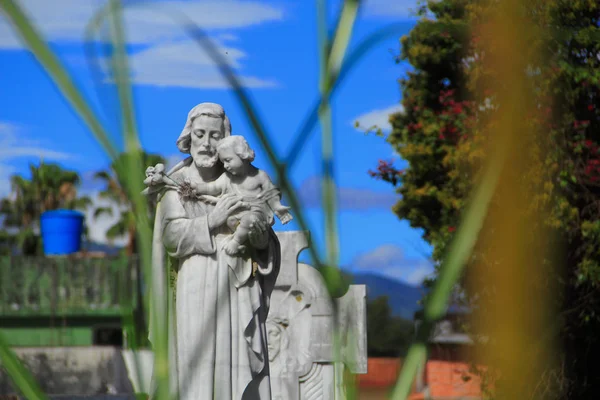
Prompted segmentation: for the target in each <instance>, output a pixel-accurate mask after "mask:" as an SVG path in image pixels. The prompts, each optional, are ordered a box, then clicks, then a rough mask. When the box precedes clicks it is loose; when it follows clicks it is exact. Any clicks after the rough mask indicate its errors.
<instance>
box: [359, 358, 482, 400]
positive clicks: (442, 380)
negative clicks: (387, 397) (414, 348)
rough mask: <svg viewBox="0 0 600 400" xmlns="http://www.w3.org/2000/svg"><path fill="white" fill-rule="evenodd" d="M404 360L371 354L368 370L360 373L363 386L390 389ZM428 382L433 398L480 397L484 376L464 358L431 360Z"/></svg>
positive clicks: (420, 396) (415, 395)
mask: <svg viewBox="0 0 600 400" xmlns="http://www.w3.org/2000/svg"><path fill="white" fill-rule="evenodd" d="M401 364H402V360H400V359H397V358H369V359H368V368H369V369H368V372H367V373H366V374H364V375H357V383H358V386H359V388H365V389H368V388H381V389H387V388H390V387H392V386H393V385H394V384H395V383H396V379H397V378H398V373H399V372H400V367H401ZM423 381H424V384H425V385H426V386H427V387H428V388H429V396H430V397H428V398H432V399H444V400H450V399H479V398H481V390H480V380H479V378H478V377H477V376H476V375H473V374H472V373H470V372H469V363H467V362H462V361H439V360H429V361H427V365H426V367H425V371H424V377H423ZM412 392H413V393H412V394H411V396H410V397H409V399H410V400H420V399H424V393H415V388H414V387H413V390H412Z"/></svg>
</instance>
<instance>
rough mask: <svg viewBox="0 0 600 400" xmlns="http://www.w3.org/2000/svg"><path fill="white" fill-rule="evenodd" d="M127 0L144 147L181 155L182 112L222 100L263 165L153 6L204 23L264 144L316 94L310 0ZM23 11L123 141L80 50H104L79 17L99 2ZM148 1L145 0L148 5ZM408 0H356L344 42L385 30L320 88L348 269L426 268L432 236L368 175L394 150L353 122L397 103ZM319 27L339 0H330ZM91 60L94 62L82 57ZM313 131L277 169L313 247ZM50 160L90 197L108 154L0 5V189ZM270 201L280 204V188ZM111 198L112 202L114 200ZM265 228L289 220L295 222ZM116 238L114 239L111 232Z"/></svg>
mask: <svg viewBox="0 0 600 400" xmlns="http://www.w3.org/2000/svg"><path fill="white" fill-rule="evenodd" d="M143 3H144V4H142V5H141V6H140V2H139V1H138V2H127V1H125V2H124V4H126V5H128V6H127V8H126V11H125V25H126V35H127V41H128V52H129V57H130V59H129V62H130V65H131V69H132V82H133V92H134V100H135V112H136V118H137V123H138V129H139V135H140V141H141V145H142V146H143V148H144V149H145V150H146V151H148V152H151V153H159V154H162V155H163V156H164V157H166V158H167V160H169V162H170V163H171V164H174V163H176V162H177V161H179V160H180V159H183V158H184V157H185V155H183V154H181V153H178V150H177V148H176V146H175V140H176V139H177V137H178V136H179V133H180V132H181V130H182V128H183V125H184V124H185V120H186V116H187V113H188V111H189V110H190V109H191V108H192V107H193V106H195V105H196V104H198V103H202V102H206V101H209V102H215V103H219V104H221V105H223V107H224V108H225V110H226V112H227V114H228V116H229V118H230V120H231V122H232V127H233V134H237V135H243V136H245V137H246V139H247V140H248V142H249V144H250V146H251V147H253V148H254V149H255V150H256V153H257V157H256V160H255V161H254V165H256V166H257V167H258V168H261V169H264V170H266V171H267V172H269V173H270V175H271V176H272V177H274V176H275V173H274V172H273V169H272V168H271V166H270V164H269V161H268V159H267V157H266V156H265V155H264V154H265V153H264V151H263V150H262V148H261V146H260V142H259V141H258V139H257V137H256V136H255V134H254V132H253V131H252V129H251V127H250V125H249V124H248V122H247V120H246V118H245V116H244V114H243V111H242V109H241V107H240V105H239V104H238V103H237V102H236V98H235V97H234V95H233V94H232V91H231V89H230V87H229V86H228V84H227V82H226V81H225V80H224V79H223V78H222V77H221V76H220V75H219V73H218V71H217V69H216V68H215V66H214V64H213V63H212V61H211V60H210V58H209V57H208V56H207V55H206V54H204V53H203V52H202V50H201V49H200V48H198V46H197V45H196V44H195V43H194V42H193V41H192V40H191V39H189V38H188V37H187V36H186V34H185V32H183V30H182V29H181V27H180V26H179V25H178V24H177V22H176V21H174V20H173V19H172V18H171V17H170V16H169V15H170V14H169V12H170V11H169V12H165V11H164V10H176V11H177V12H181V13H183V14H184V15H186V16H187V17H188V18H191V19H192V20H194V22H196V23H197V24H198V25H200V26H201V27H203V28H204V29H205V30H206V31H207V32H208V33H209V35H210V37H211V39H212V40H213V41H214V43H215V44H216V45H217V46H218V48H219V51H220V52H221V54H223V55H224V56H225V57H226V58H227V60H228V62H229V63H230V65H231V66H232V67H234V69H235V71H236V73H237V74H238V76H239V77H240V78H241V81H242V83H243V85H244V86H245V88H246V89H247V90H248V91H249V93H250V96H251V99H252V100H253V102H254V104H255V105H256V106H257V107H258V110H259V115H260V117H261V118H262V119H263V121H264V122H265V125H266V128H267V130H268V133H269V134H270V136H271V138H272V139H273V143H274V147H275V150H276V152H277V154H278V155H279V156H280V157H283V156H284V155H286V154H287V153H288V152H289V151H290V147H291V144H292V142H293V140H294V137H295V133H296V131H297V129H298V128H299V125H300V123H301V122H302V120H303V118H304V116H305V115H306V113H307V112H308V109H309V108H310V106H311V104H312V103H313V101H314V100H315V99H316V96H317V95H318V71H319V70H318V58H317V57H318V49H317V36H316V10H315V2H313V1H308V0H253V1H251V0H197V1H186V0H177V1H164V0H162V1H145V2H143ZM19 4H21V5H22V7H23V8H24V10H25V11H26V13H27V14H28V15H29V16H30V17H31V18H32V19H33V21H34V22H35V23H36V25H37V27H38V28H39V29H40V31H41V32H42V33H43V34H44V36H45V37H46V39H47V40H48V41H49V43H50V45H51V48H52V50H54V51H55V52H56V53H57V54H58V56H59V58H60V60H61V62H62V63H63V65H65V67H66V68H67V70H68V71H69V72H70V73H71V74H72V75H73V77H74V80H75V82H76V84H77V85H78V87H79V88H80V89H81V90H82V91H83V92H84V94H85V96H86V99H87V100H88V101H89V102H90V103H91V104H92V105H93V107H94V110H95V111H96V112H97V114H98V116H99V117H100V119H101V121H102V123H103V124H104V125H105V127H106V128H107V129H108V130H109V131H110V133H111V135H112V137H113V139H114V140H115V141H116V142H117V143H118V144H119V146H120V147H122V139H120V138H122V136H121V134H120V132H119V128H120V120H119V109H118V103H117V96H116V90H115V86H114V85H113V84H112V83H111V80H110V78H109V76H108V74H107V70H106V67H105V62H106V59H104V58H102V56H100V57H98V58H96V59H95V60H91V59H90V58H89V57H88V55H89V52H86V49H88V50H89V49H92V50H95V51H96V54H103V52H102V51H103V49H105V48H106V40H107V32H108V29H107V26H106V24H104V25H102V28H101V29H99V30H98V31H97V32H96V34H95V35H94V36H93V38H94V39H90V36H89V35H86V28H87V27H88V23H89V21H90V20H91V19H92V17H93V16H94V14H95V12H97V11H98V10H99V8H100V7H102V6H103V5H104V4H106V1H105V0H53V1H48V0H21V1H19ZM148 4H150V5H148ZM415 4H416V0H412V1H409V0H395V1H390V0H366V1H365V2H364V5H363V8H362V10H361V13H360V15H359V17H358V20H357V23H356V26H355V31H354V34H353V37H352V40H351V42H350V46H349V49H350V51H351V50H352V49H353V48H354V47H355V46H356V45H357V43H359V42H360V41H361V40H362V39H364V38H365V37H367V36H368V35H369V34H371V33H373V32H375V31H377V30H379V29H381V28H383V27H385V26H387V25H389V24H392V23H395V24H400V29H399V31H398V34H397V35H395V36H390V37H389V39H388V40H385V41H383V42H381V43H380V44H379V45H377V46H375V47H373V48H372V49H371V50H370V51H369V52H368V53H366V54H365V56H364V57H363V58H362V59H361V61H359V63H358V64H357V65H356V67H355V68H354V70H353V71H352V72H351V73H350V74H349V75H348V77H347V79H346V80H345V81H344V83H343V84H341V85H340V87H339V90H338V91H337V93H336V95H335V97H334V98H333V100H332V115H333V129H334V146H335V150H334V153H335V156H334V157H335V159H334V173H335V178H336V184H337V190H338V209H339V215H338V224H339V225H338V230H339V233H340V238H339V240H340V264H341V265H342V266H343V267H344V268H346V269H348V270H350V271H353V272H369V273H376V274H383V275H385V276H388V277H391V278H393V279H398V280H401V281H404V282H407V283H410V284H418V283H420V282H421V281H422V279H423V278H424V277H425V276H426V275H427V274H429V273H431V272H432V266H431V263H430V261H429V256H430V254H431V248H430V247H429V245H428V244H426V243H425V242H424V241H423V240H422V239H421V232H420V231H419V230H416V229H413V228H411V227H410V226H409V224H408V222H406V221H401V220H399V219H398V218H397V217H396V216H395V215H394V214H393V213H392V211H391V207H392V205H393V204H394V203H395V202H396V201H397V200H398V195H397V194H396V193H395V192H394V190H393V188H392V187H391V186H390V185H388V184H386V183H384V182H380V181H377V180H375V179H373V178H371V177H370V176H369V175H368V173H367V172H368V170H370V169H374V168H375V167H376V165H377V162H378V160H380V159H384V160H395V162H396V165H398V166H401V165H402V164H403V163H402V160H400V159H399V157H398V155H397V154H395V153H394V152H393V150H392V148H391V147H390V146H389V144H387V143H386V142H385V140H384V139H383V138H380V137H376V136H373V135H365V134H364V132H362V131H361V130H360V129H357V128H355V126H354V124H355V122H356V121H358V122H359V123H360V125H361V126H365V127H370V126H373V125H377V126H380V127H382V128H383V129H384V131H389V129H390V126H389V123H388V121H387V119H388V116H389V114H390V113H393V112H398V111H400V110H401V106H400V101H401V90H400V87H399V85H398V82H397V80H398V79H399V78H401V77H402V76H403V75H404V74H405V72H406V71H407V70H408V66H407V65H405V64H402V63H401V64H397V63H396V62H395V56H396V55H397V54H398V53H399V38H400V37H401V35H403V34H406V33H408V32H409V31H410V29H411V27H412V26H414V23H415V19H414V17H413V16H412V15H411V12H410V10H411V9H414V8H415V6H416V5H415ZM329 5H330V6H329V20H330V21H329V22H330V27H333V26H334V23H335V15H336V14H337V12H338V10H339V6H340V1H339V0H336V1H329ZM90 66H94V67H95V68H93V69H91V68H90ZM320 140H321V139H320V132H319V129H318V127H317V129H315V130H314V131H313V132H312V133H311V136H310V138H309V140H308V141H307V143H306V145H305V147H304V148H303V149H302V150H301V154H300V155H299V156H298V158H297V162H296V164H295V165H294V166H293V169H292V170H291V171H290V178H291V181H292V183H293V185H294V187H295V188H296V190H297V193H298V195H299V197H300V199H301V201H302V203H303V205H304V209H305V213H306V217H307V220H308V222H309V228H310V231H311V238H312V240H313V242H314V243H315V245H316V246H317V248H318V249H319V250H320V251H323V250H324V234H323V231H324V224H323V212H322V209H321V206H320V192H319V178H318V176H319V173H320V168H321V163H320ZM40 159H43V160H44V161H45V162H56V163H59V164H61V165H62V166H63V167H65V168H68V169H71V170H75V171H77V172H79V173H80V175H81V176H82V181H83V182H82V185H81V188H80V193H82V194H85V195H89V196H91V197H92V199H93V200H94V202H95V204H96V205H97V206H101V205H106V204H104V203H103V202H102V200H100V199H98V192H99V190H101V189H102V186H101V184H100V182H98V181H96V180H94V179H93V174H94V172H95V171H98V170H102V169H106V168H107V166H108V165H109V159H108V157H107V155H106V154H105V153H104V151H103V149H102V147H101V146H100V145H99V144H98V142H97V141H96V140H95V138H94V137H93V135H92V134H91V132H90V131H89V130H88V129H87V127H86V126H85V124H84V123H83V122H82V120H81V119H80V118H79V117H78V116H77V115H76V114H75V113H74V112H73V111H72V110H71V109H70V106H69V104H68V103H67V101H66V100H65V99H64V97H63V96H62V95H61V94H60V93H59V91H58V90H57V89H56V87H55V86H54V84H53V83H52V81H51V80H50V79H49V78H48V76H47V75H46V74H45V72H44V71H43V69H42V68H41V66H40V65H39V64H38V63H37V61H36V60H35V58H34V57H33V55H32V54H31V53H30V52H29V51H28V50H27V49H26V48H24V46H23V44H22V43H21V42H20V40H19V38H18V37H17V36H16V35H15V33H14V31H13V30H12V28H11V26H10V24H9V23H8V21H7V20H6V18H4V16H2V15H1V14H0V197H3V196H6V195H8V193H9V192H10V182H9V179H10V176H11V175H13V174H22V175H24V176H26V177H27V176H28V174H27V170H28V165H29V164H30V163H35V164H37V163H39V161H40ZM283 202H284V203H285V202H286V199H285V197H284V198H283ZM113 207H115V206H113ZM86 221H87V223H88V225H89V228H90V229H89V230H90V235H91V238H92V239H93V240H94V241H97V242H101V243H102V242H106V237H105V235H104V232H105V231H106V229H107V228H108V227H109V226H110V225H111V224H112V223H113V222H114V220H113V219H111V218H109V217H103V218H101V219H94V218H93V217H92V210H90V211H88V212H87V216H86ZM274 228H275V229H276V230H295V229H298V226H297V225H296V224H295V222H292V223H290V224H288V225H285V226H282V225H281V224H280V223H279V222H277V224H276V225H275V227H274ZM124 241H125V238H122V239H121V240H117V242H116V244H122V243H124Z"/></svg>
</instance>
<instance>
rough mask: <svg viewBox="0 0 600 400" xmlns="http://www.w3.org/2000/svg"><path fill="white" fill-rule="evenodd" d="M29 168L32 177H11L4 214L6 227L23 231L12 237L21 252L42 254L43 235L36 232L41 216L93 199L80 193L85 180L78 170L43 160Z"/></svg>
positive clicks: (3, 203)
mask: <svg viewBox="0 0 600 400" xmlns="http://www.w3.org/2000/svg"><path fill="white" fill-rule="evenodd" d="M29 171H30V174H31V178H29V179H27V178H24V177H23V176H20V175H13V176H12V177H11V190H12V193H11V195H10V196H9V197H7V198H4V199H2V200H1V201H0V215H2V216H3V217H4V221H3V225H4V226H5V227H8V228H18V230H19V233H17V234H16V235H14V236H11V237H12V239H11V240H13V242H15V243H16V244H17V247H18V248H19V249H20V250H21V253H23V254H26V255H40V254H42V243H41V238H40V237H39V236H38V235H37V234H36V233H35V232H36V230H37V228H39V221H40V217H41V215H42V214H43V213H44V212H46V211H50V210H56V209H85V208H87V207H88V206H89V205H90V204H91V200H90V199H89V198H88V197H85V196H83V197H82V196H78V195H77V187H78V186H79V183H80V181H81V179H80V177H79V175H78V174H77V173H76V172H74V171H69V170H66V169H63V168H62V167H61V166H60V165H58V164H46V163H44V162H43V161H41V162H40V164H39V165H38V166H36V165H34V164H30V166H29Z"/></svg>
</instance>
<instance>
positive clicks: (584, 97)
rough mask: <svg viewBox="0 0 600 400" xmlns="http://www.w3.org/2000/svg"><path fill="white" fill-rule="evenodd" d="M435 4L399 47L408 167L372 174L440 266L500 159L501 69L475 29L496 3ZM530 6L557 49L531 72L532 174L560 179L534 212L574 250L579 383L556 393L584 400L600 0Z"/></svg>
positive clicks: (402, 140) (569, 273)
mask: <svg viewBox="0 0 600 400" xmlns="http://www.w3.org/2000/svg"><path fill="white" fill-rule="evenodd" d="M425 3H426V5H425V6H424V7H423V9H422V10H421V14H422V15H423V16H424V15H425V14H426V12H429V13H432V14H433V15H434V16H435V19H431V18H422V19H421V20H419V22H418V23H417V24H416V25H415V27H414V28H413V29H412V31H411V32H410V33H409V34H408V35H407V36H405V37H403V38H402V40H401V56H400V60H402V61H407V62H409V63H410V64H411V67H412V68H411V70H410V72H408V73H407V76H406V77H405V78H404V79H401V80H400V85H401V88H402V92H403V100H402V105H403V106H404V111H403V112H401V113H398V114H394V115H392V116H391V117H390V122H391V124H392V126H393V131H392V133H391V134H390V135H389V136H388V137H387V141H388V142H389V143H390V145H391V146H392V147H393V149H394V151H396V152H397V153H398V154H400V156H401V157H402V158H403V159H404V160H405V161H406V162H407V164H408V166H407V167H406V168H404V169H403V170H398V169H396V168H395V166H394V165H393V163H391V162H386V161H380V162H379V165H378V166H377V167H376V169H374V170H372V171H369V174H371V176H373V177H374V178H376V179H382V180H384V181H386V182H389V183H391V184H392V185H393V186H394V187H395V189H396V191H397V192H398V193H399V194H400V195H401V196H400V200H399V201H398V203H397V204H396V205H395V206H394V208H393V210H394V212H395V213H396V215H397V216H398V217H399V218H401V219H405V220H407V221H409V222H410V224H411V226H412V227H414V228H419V229H422V230H423V238H424V239H425V240H426V241H427V242H429V243H430V244H431V245H432V246H433V259H434V260H436V261H438V262H439V261H440V260H441V259H442V257H443V255H444V254H445V251H446V248H447V245H448V244H449V242H450V240H451V239H452V237H453V235H454V233H455V230H456V227H457V226H458V224H459V219H460V216H461V212H462V210H463V208H464V207H465V203H466V201H467V198H468V196H469V193H470V191H471V189H472V185H473V182H474V180H475V178H476V177H477V174H478V171H479V170H480V169H481V166H482V165H483V161H484V160H485V158H486V155H488V153H489V151H490V150H489V149H487V148H486V147H485V145H484V144H485V129H483V128H482V127H485V126H486V123H490V120H492V119H493V115H494V110H495V109H496V108H497V107H498V104H496V103H495V96H494V93H493V92H491V91H490V90H487V89H486V83H487V82H489V81H491V80H493V79H494V71H493V70H490V69H489V68H487V67H484V65H483V63H482V62H481V60H482V57H484V52H483V49H482V48H481V43H480V39H479V36H478V29H477V27H478V24H481V22H482V21H483V19H482V18H481V15H482V14H483V12H484V10H485V7H490V6H491V7H493V5H494V4H495V2H494V1H492V0H479V1H477V0H439V1H427V2H425ZM525 7H526V9H525V10H524V11H525V12H527V13H528V15H530V16H531V19H532V20H533V21H535V23H536V24H538V26H539V27H540V28H541V29H540V34H539V36H538V37H536V38H535V40H538V41H539V43H540V44H541V45H540V46H537V47H538V48H540V47H541V48H543V49H545V51H546V52H547V54H546V60H547V62H546V63H544V64H541V65H532V66H531V71H528V72H527V73H528V76H529V78H530V82H531V85H532V92H534V93H535V94H536V102H537V104H538V110H537V112H536V113H535V115H531V116H530V118H529V121H528V122H529V123H530V124H532V126H534V127H536V128H537V129H541V130H542V131H543V132H544V134H545V135H546V136H545V139H546V143H532V144H531V145H532V148H531V157H532V159H534V160H535V163H534V165H535V168H533V169H532V171H530V173H531V174H532V175H533V176H535V175H536V174H537V175H539V176H542V175H543V176H545V177H550V178H551V179H550V180H547V179H543V180H542V179H540V181H544V182H548V181H550V182H551V183H550V184H547V185H544V186H543V187H540V188H539V190H538V191H536V193H537V194H536V198H533V199H532V201H531V204H530V207H545V208H546V209H548V210H550V212H549V218H548V219H547V220H546V221H544V224H545V229H548V230H552V231H555V232H557V233H558V237H559V238H560V240H561V241H562V242H563V243H564V244H565V247H566V248H567V250H568V251H567V254H566V256H565V260H564V265H565V268H564V269H565V271H566V273H565V274H564V275H561V276H559V275H558V274H557V276H554V277H552V278H553V282H554V283H556V284H557V287H559V288H560V292H559V293H557V296H556V297H557V299H556V300H557V303H558V304H559V306H558V307H559V310H560V313H559V315H557V319H559V320H560V321H562V325H561V329H560V340H561V341H562V343H563V344H564V349H565V357H566V358H565V371H564V376H563V377H564V378H565V379H566V380H567V381H568V382H571V385H569V386H568V387H567V388H566V389H565V388H563V389H564V390H563V391H562V392H560V393H559V391H555V394H554V395H555V398H561V396H562V397H563V398H564V397H566V396H567V395H568V396H569V398H586V397H585V396H587V395H589V394H591V393H593V389H592V386H591V382H593V381H594V379H593V378H594V377H593V376H592V375H591V371H590V370H589V369H588V368H587V364H588V362H590V363H591V362H595V359H593V358H590V354H592V352H591V351H590V349H591V348H592V346H594V345H595V346H597V344H598V335H597V332H598V331H600V312H599V311H598V310H600V244H599V243H600V137H599V134H600V113H599V108H600V101H599V100H600V2H597V1H588V0H568V1H567V0H531V2H528V3H526V5H525ZM523 51H527V47H524V50H523ZM540 262H544V261H543V260H540ZM524 273H526V271H524ZM463 283H465V282H463ZM463 288H464V289H467V286H466V285H463ZM488 289H490V288H487V287H480V286H479V287H478V286H477V285H475V287H473V285H471V286H470V287H468V290H467V294H468V295H470V296H469V299H470V300H473V299H474V298H478V299H479V300H478V301H479V305H480V306H484V299H485V295H484V294H485V293H486V291H488ZM489 300H490V301H493V299H489Z"/></svg>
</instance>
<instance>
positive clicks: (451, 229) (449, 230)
mask: <svg viewBox="0 0 600 400" xmlns="http://www.w3.org/2000/svg"><path fill="white" fill-rule="evenodd" d="M455 230H456V227H454V226H449V227H448V232H450V233H452V232H454V231H455Z"/></svg>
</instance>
